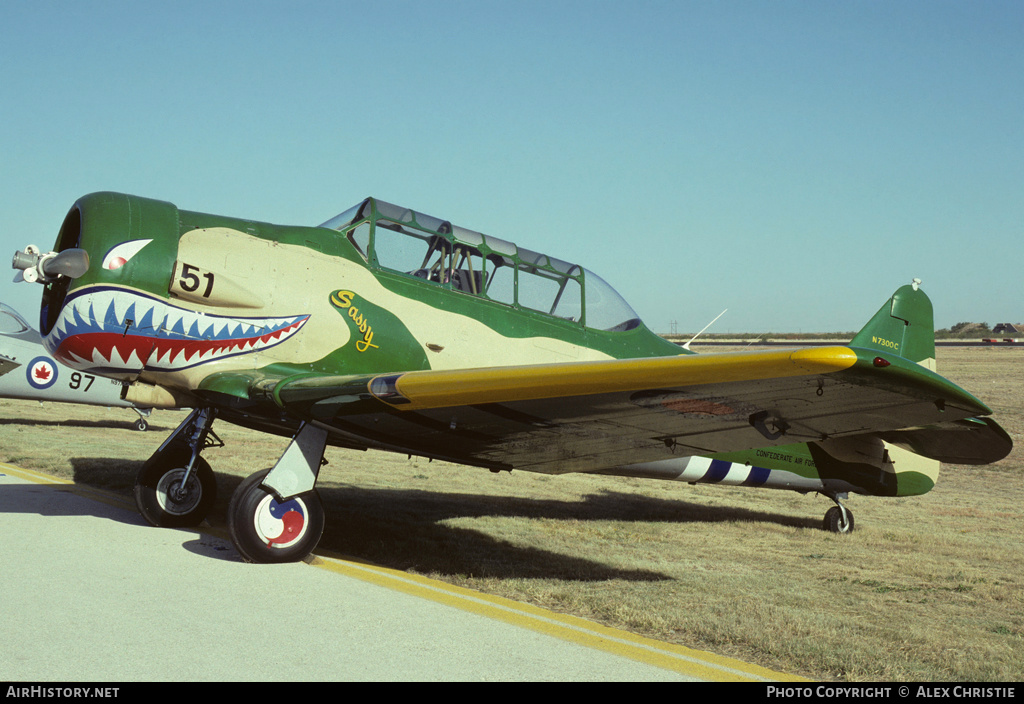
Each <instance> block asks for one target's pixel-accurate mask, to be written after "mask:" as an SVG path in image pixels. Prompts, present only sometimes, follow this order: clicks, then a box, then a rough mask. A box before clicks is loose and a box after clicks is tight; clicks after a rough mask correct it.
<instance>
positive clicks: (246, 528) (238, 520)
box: [228, 469, 324, 563]
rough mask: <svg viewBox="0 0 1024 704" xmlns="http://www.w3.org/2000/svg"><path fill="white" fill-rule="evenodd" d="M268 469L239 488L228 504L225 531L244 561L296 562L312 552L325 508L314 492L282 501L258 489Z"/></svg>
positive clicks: (321, 524) (320, 528)
mask: <svg viewBox="0 0 1024 704" xmlns="http://www.w3.org/2000/svg"><path fill="white" fill-rule="evenodd" d="M269 473H270V470H269V469H265V470H263V471H261V472H256V474H253V475H251V476H250V477H248V478H247V479H246V480H245V481H243V482H242V483H241V484H239V485H238V488H237V489H236V490H235V493H234V494H232V495H231V503H230V504H229V505H228V529H229V530H230V532H231V540H232V542H233V543H234V544H235V548H236V549H237V550H238V552H239V554H240V555H241V556H242V558H243V559H245V560H246V561H247V562H259V563H271V562H297V561H299V560H302V559H305V557H306V556H307V555H309V553H311V552H313V549H314V548H315V547H316V545H317V543H319V542H320V536H321V535H322V534H323V532H324V509H323V505H322V504H321V503H320V497H319V496H318V495H317V493H316V490H315V489H314V490H312V491H307V492H306V493H304V494H300V495H299V496H295V497H293V498H291V499H288V500H287V501H284V502H278V501H277V499H275V498H274V495H273V494H272V493H271V492H269V491H267V490H266V489H264V488H263V487H262V486H260V483H261V482H262V481H263V480H264V478H266V476H267V475H268V474H269Z"/></svg>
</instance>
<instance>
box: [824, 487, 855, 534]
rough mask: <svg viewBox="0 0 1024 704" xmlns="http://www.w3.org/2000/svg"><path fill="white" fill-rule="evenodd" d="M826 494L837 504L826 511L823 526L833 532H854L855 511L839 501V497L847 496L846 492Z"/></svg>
mask: <svg viewBox="0 0 1024 704" xmlns="http://www.w3.org/2000/svg"><path fill="white" fill-rule="evenodd" d="M826 496H828V498H830V499H832V500H833V501H835V502H836V505H835V506H833V507H832V508H830V509H829V510H828V511H826V512H825V520H824V521H823V522H822V528H824V529H825V530H827V531H831V532H833V533H852V532H853V512H852V511H851V510H850V509H848V508H846V507H845V506H843V505H842V504H841V503H840V502H839V499H841V498H842V499H845V498H846V494H826Z"/></svg>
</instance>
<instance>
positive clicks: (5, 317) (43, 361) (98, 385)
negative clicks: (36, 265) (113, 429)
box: [0, 303, 152, 430]
mask: <svg viewBox="0 0 1024 704" xmlns="http://www.w3.org/2000/svg"><path fill="white" fill-rule="evenodd" d="M122 385H123V384H122V383H121V382H119V381H114V380H112V379H105V378H102V377H97V376H96V375H94V374H83V373H82V372H80V371H78V370H77V369H73V368H69V367H67V366H65V365H63V364H61V363H60V362H58V361H57V360H55V359H54V358H53V357H51V356H50V353H49V352H47V350H46V348H44V347H43V339H42V337H41V336H40V335H39V333H38V332H36V331H35V330H33V329H32V326H31V325H29V324H28V322H27V321H26V320H25V319H24V318H23V317H22V316H21V315H19V314H18V312H17V311H16V310H14V309H13V308H11V307H10V306H8V305H5V304H3V303H0V398H17V399H28V400H32V401H60V402H63V403H83V404H89V405H94V406H121V407H125V408H131V409H132V410H133V411H135V412H136V413H138V414H139V417H138V419H137V420H136V421H135V428H136V430H145V429H146V428H147V427H148V423H146V419H147V418H148V417H149V415H150V413H151V412H152V409H151V408H140V407H138V406H136V405H134V404H132V403H129V402H128V401H125V400H123V399H122V398H121V386H122Z"/></svg>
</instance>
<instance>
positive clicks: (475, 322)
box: [14, 193, 1012, 562]
mask: <svg viewBox="0 0 1024 704" xmlns="http://www.w3.org/2000/svg"><path fill="white" fill-rule="evenodd" d="M14 268H16V269H19V270H20V271H21V275H22V277H23V278H24V279H25V280H27V281H38V282H40V283H43V284H44V285H45V292H44V294H43V300H42V307H41V314H40V331H41V333H42V334H43V335H44V341H45V345H46V348H47V349H48V350H49V352H50V353H51V354H52V355H53V356H54V357H55V358H56V359H57V360H59V361H60V362H61V363H63V364H66V365H69V366H71V367H74V368H76V369H78V370H80V371H81V372H83V373H89V374H96V375H103V376H107V377H111V378H113V379H116V380H119V381H120V382H122V384H123V387H122V396H123V398H124V399H125V400H126V401H130V402H132V403H134V404H137V405H140V406H146V407H155V408H180V407H188V408H192V409H194V410H193V411H192V413H191V414H190V415H189V416H188V418H187V419H186V420H185V421H184V422H183V423H182V424H181V425H180V426H179V427H178V428H177V429H176V430H175V431H174V432H173V433H172V434H171V435H170V437H168V438H167V440H166V441H165V442H164V443H163V444H162V445H161V446H160V448H159V449H158V450H157V451H156V452H155V453H154V454H153V456H152V457H150V458H149V460H148V461H147V462H146V464H145V465H144V467H143V468H142V470H141V471H140V472H139V475H138V478H137V481H136V487H135V496H136V500H137V503H138V506H139V509H140V511H141V512H142V514H143V515H144V516H145V518H146V519H147V520H148V521H149V522H150V523H152V524H154V525H157V526H181V525H195V524H197V523H199V522H200V521H201V520H202V519H203V518H204V516H205V515H206V513H207V511H208V510H209V507H210V506H211V504H212V502H213V499H214V494H215V491H216V483H215V481H214V477H213V473H212V471H211V468H210V466H209V464H208V463H207V462H206V461H205V460H204V459H203V457H202V456H201V453H202V452H203V450H204V449H206V448H208V447H210V446H211V445H214V444H215V439H216V435H215V434H213V433H212V432H211V426H212V424H213V423H214V420H215V419H223V420H225V421H227V422H230V423H235V424H239V425H243V426H247V427H250V428H255V429H258V430H261V431H266V432H270V433H277V434H283V435H286V436H288V437H291V438H292V440H291V443H290V444H289V445H288V448H287V449H286V450H285V452H284V454H283V455H282V456H281V458H280V459H279V460H278V462H277V464H276V465H275V466H274V467H273V468H272V469H270V470H264V471H261V472H256V473H255V474H253V475H252V476H250V477H249V478H248V479H246V480H245V481H244V482H243V483H242V484H241V485H240V486H239V487H238V489H237V490H236V492H235V494H234V495H233V496H232V498H231V502H230V505H229V509H228V523H229V526H230V532H231V536H232V539H233V541H234V543H235V546H236V547H237V548H238V550H239V552H240V553H241V555H242V556H243V557H244V558H245V559H248V560H251V561H255V562H280V561H290V560H298V559H302V558H303V557H305V556H306V555H308V554H309V553H310V551H312V550H313V549H314V548H315V546H316V544H317V542H318V541H319V539H320V535H321V532H322V530H323V525H324V519H325V517H324V511H323V508H322V506H321V504H320V501H319V499H318V498H317V494H316V490H315V484H316V480H317V476H318V473H319V469H320V466H321V463H322V461H323V455H324V450H325V448H326V446H327V445H328V444H331V445H336V446H342V447H349V448H359V449H378V450H387V451H391V452H400V453H405V454H409V455H417V456H423V457H429V458H436V459H443V460H448V461H451V462H456V463H460V464H463V465H471V466H476V467H484V468H487V469H490V470H492V471H496V472H497V471H510V470H513V469H521V470H526V471H531V472H543V473H547V474H562V473H567V472H591V473H601V474H611V475H621V476H628V477H650V478H658V479H668V480H678V481H685V482H707V483H717V484H725V485H734V486H750V487H770V488H778V489H790V490H795V491H799V492H819V493H821V494H823V495H825V496H828V497H830V498H831V499H832V500H833V501H835V503H836V506H835V507H833V508H831V509H829V512H828V513H827V514H826V516H825V521H824V523H825V528H826V529H828V530H833V531H837V532H848V531H850V530H852V529H853V516H852V514H851V513H850V512H849V510H847V509H846V508H845V507H844V506H843V505H842V504H841V503H840V500H841V499H842V498H845V497H846V496H847V495H848V494H849V493H850V492H853V493H857V494H867V495H875V496H908V495H914V494H922V493H924V492H927V491H929V490H930V489H931V488H932V486H934V484H935V481H936V478H937V476H938V468H939V462H954V463H961V464H964V463H966V464H984V463H989V462H994V461H996V460H999V459H1001V458H1002V457H1004V456H1005V455H1006V454H1007V453H1008V452H1009V451H1010V448H1011V445H1012V443H1011V440H1010V438H1009V436H1008V435H1007V434H1006V433H1005V432H1004V431H1003V430H1002V428H1000V427H999V426H998V425H997V424H996V423H995V422H994V421H993V420H991V419H989V418H984V417H983V416H987V415H989V414H990V413H991V411H990V409H989V408H988V407H987V406H986V405H985V404H984V403H982V402H981V401H979V400H978V399H976V398H975V397H974V396H972V395H971V394H969V393H967V392H966V391H964V390H963V389H961V388H959V387H958V386H956V385H955V384H953V383H951V382H950V381H948V380H947V379H945V378H943V377H941V376H939V375H938V374H936V373H935V371H934V358H935V346H934V335H933V321H932V307H931V303H930V301H929V300H928V297H927V296H926V295H925V293H924V292H923V291H922V290H921V289H920V288H919V286H918V282H917V281H915V282H914V283H913V284H910V285H906V286H903V287H901V288H900V289H899V290H897V291H896V293H895V294H894V295H893V296H892V297H891V298H890V299H889V300H888V301H886V302H885V304H884V305H883V306H882V307H881V309H880V310H879V311H878V312H877V313H876V314H875V316H874V317H873V318H872V319H871V320H870V322H869V323H868V324H867V326H866V327H865V328H864V330H863V331H861V332H860V333H859V334H858V335H857V336H856V337H855V338H854V339H853V341H852V342H851V343H850V344H849V345H848V346H831V347H809V348H800V349H783V350H777V351H774V350H773V351H767V352H764V351H754V352H740V353H724V354H701V355H696V354H692V353H691V352H690V351H689V350H688V349H683V348H680V347H679V346H678V345H675V344H673V343H671V342H668V341H666V340H664V339H662V338H661V337H659V336H658V335H656V334H654V333H653V332H651V331H650V330H649V329H648V328H647V327H645V326H644V324H643V323H642V322H641V321H640V319H639V318H638V317H637V314H636V313H635V312H634V311H633V309H632V308H630V306H629V304H627V303H626V301H624V300H623V299H622V297H621V296H620V295H619V294H618V293H616V291H615V290H614V289H613V288H612V287H611V286H609V285H608V284H607V283H606V282H605V281H604V280H602V279H601V278H600V277H598V276H597V275H596V274H594V273H593V272H591V271H589V270H587V269H585V268H583V267H581V266H578V265H576V264H570V263H569V262H567V261H563V260H561V259H556V258H554V257H551V256H548V255H545V254H541V253H539V252H534V251H530V250H527V249H524V248H521V247H517V246H516V245H515V244H512V243H511V242H507V241H505V240H501V239H497V238H495V237H491V236H490V235H484V234H481V233H480V232H475V231H473V230H468V229H465V228H462V227H459V226H456V225H452V224H451V223H450V222H448V221H445V220H440V219H438V218H434V217H431V216H428V215H424V214H423V213H419V212H415V211H413V210H409V209H407V208H402V207H398V206H395V205H392V204H390V203H385V202H383V201H380V200H376V199H373V198H367V199H366V200H364V201H362V202H361V203H359V204H358V205H356V206H355V207H353V208H351V209H350V210H347V211H345V212H344V213H342V214H340V215H338V216H337V217H335V218H333V219H332V220H329V221H328V222H326V223H324V224H323V225H320V226H319V227H284V226H278V225H271V224H267V223H262V222H253V221H249V220H243V219H238V218H231V217H222V216H217V215H208V214H202V213H197V212H190V211H186V210H180V209H178V208H177V207H175V206H174V205H172V204H171V203H167V202H163V201H157V200H151V199H147V198H140V197H136V196H129V195H123V194H117V193H95V194H92V195H87V196H85V197H83V198H81V199H79V200H78V201H77V202H76V203H75V204H74V206H73V207H72V208H71V210H70V212H69V213H68V215H67V217H66V218H65V220H64V223H63V225H62V226H61V228H60V232H59V234H58V237H57V242H56V245H55V247H54V251H53V252H49V253H45V254H44V253H42V252H41V251H40V250H39V249H38V248H35V247H29V248H26V250H25V251H23V252H18V253H17V254H16V255H15V258H14Z"/></svg>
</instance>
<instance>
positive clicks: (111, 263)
mask: <svg viewBox="0 0 1024 704" xmlns="http://www.w3.org/2000/svg"><path fill="white" fill-rule="evenodd" d="M152 241H153V240H151V239H150V240H131V241H130V242H122V243H121V244H119V245H116V246H114V247H112V248H111V249H110V251H109V252H107V256H105V257H103V268H104V269H109V270H110V271H114V270H115V269H120V268H121V267H123V266H124V265H125V264H127V263H128V261H129V260H130V259H131V258H132V257H134V256H135V255H136V254H138V253H139V250H141V249H142V248H143V247H145V246H146V245H147V244H149V243H150V242H152Z"/></svg>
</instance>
